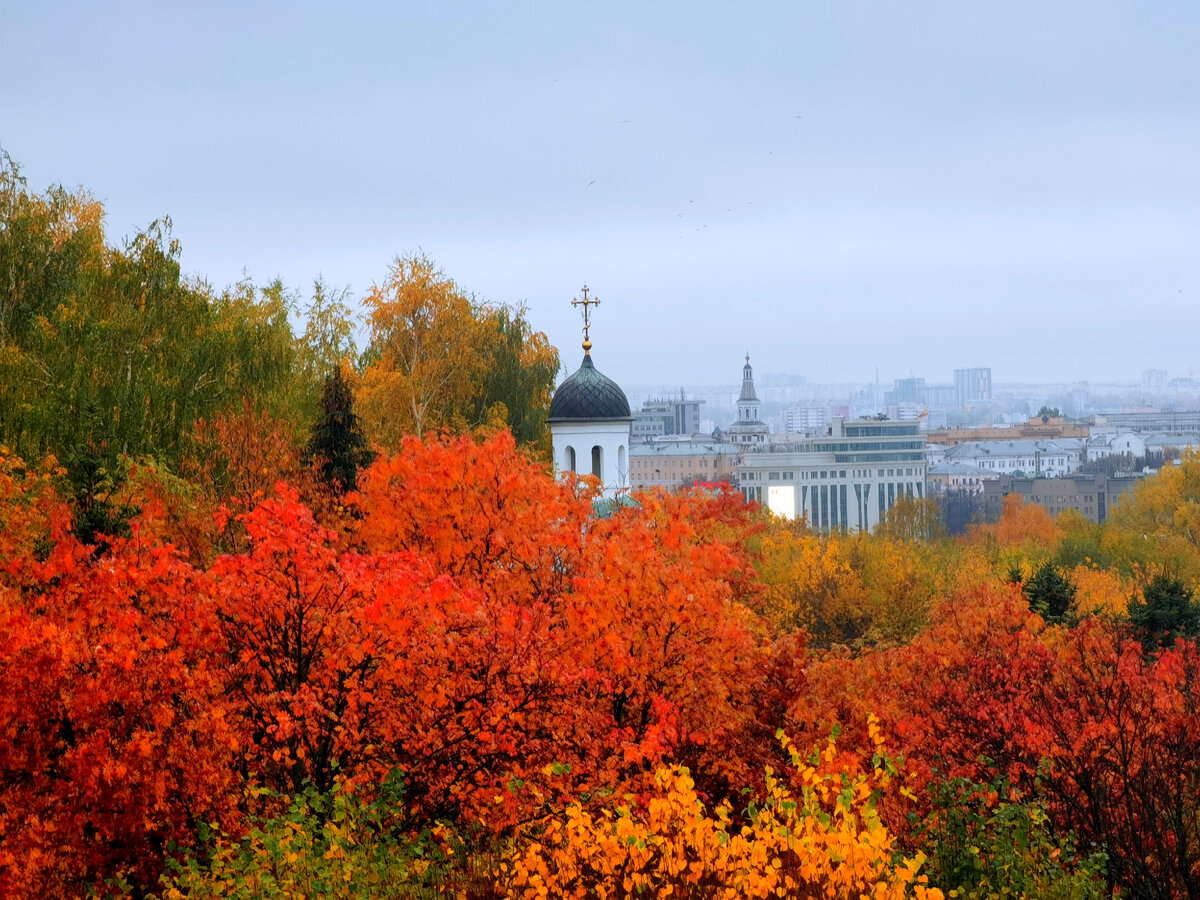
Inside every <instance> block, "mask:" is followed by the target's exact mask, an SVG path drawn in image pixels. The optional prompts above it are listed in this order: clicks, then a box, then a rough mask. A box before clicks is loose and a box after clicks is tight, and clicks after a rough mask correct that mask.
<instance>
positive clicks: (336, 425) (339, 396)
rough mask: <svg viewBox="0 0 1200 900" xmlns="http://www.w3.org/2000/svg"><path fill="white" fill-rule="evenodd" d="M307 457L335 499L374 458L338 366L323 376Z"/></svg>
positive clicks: (354, 481)
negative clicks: (315, 463) (314, 463)
mask: <svg viewBox="0 0 1200 900" xmlns="http://www.w3.org/2000/svg"><path fill="white" fill-rule="evenodd" d="M308 457H309V459H312V460H315V461H316V462H317V465H318V469H319V471H320V473H321V477H322V479H323V480H324V481H325V483H326V484H327V485H328V486H329V488H330V489H331V490H332V491H333V492H334V493H335V494H337V495H339V496H340V495H342V494H344V493H346V491H348V490H350V489H351V488H352V487H354V485H355V483H356V482H357V480H358V470H359V469H360V468H362V467H364V466H368V465H370V464H371V461H372V460H373V459H374V458H375V454H374V452H372V451H371V450H370V449H369V448H368V447H367V441H366V439H365V438H364V437H363V434H362V429H361V428H360V426H359V421H358V416H356V415H355V414H354V397H353V395H352V394H351V392H350V382H349V381H348V380H347V378H346V373H345V371H344V370H343V369H342V367H340V366H339V367H338V368H337V369H336V370H335V371H334V373H333V374H332V375H327V376H325V386H324V388H323V389H322V391H321V415H320V416H319V417H318V418H317V421H316V422H315V423H314V424H313V429H312V437H311V438H310V439H309V442H308Z"/></svg>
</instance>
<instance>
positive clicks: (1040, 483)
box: [983, 474, 1142, 524]
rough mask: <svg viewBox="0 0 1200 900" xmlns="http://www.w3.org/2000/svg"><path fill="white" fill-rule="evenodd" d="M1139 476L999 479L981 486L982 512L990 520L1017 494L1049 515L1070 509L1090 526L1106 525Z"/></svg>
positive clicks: (1135, 484)
mask: <svg viewBox="0 0 1200 900" xmlns="http://www.w3.org/2000/svg"><path fill="white" fill-rule="evenodd" d="M1141 480H1142V476H1141V475H1140V474H1138V475H1128V476H1124V475H1122V476H1117V477H1113V476H1107V475H1072V476H1071V477H1069V478H1012V477H1009V476H1007V475H1004V476H1001V477H1000V478H997V479H995V480H994V481H986V482H984V484H983V504H984V510H985V512H986V514H987V515H988V517H989V518H992V519H995V518H996V517H998V516H999V515H1000V512H1001V509H1002V504H1003V500H1004V498H1005V497H1007V496H1008V495H1009V494H1017V495H1018V496H1020V497H1022V498H1024V500H1025V502H1026V503H1036V504H1037V505H1038V506H1041V507H1044V508H1045V510H1046V512H1048V513H1050V514H1051V515H1058V514H1059V513H1061V512H1064V511H1066V510H1068V509H1073V510H1076V511H1077V512H1079V513H1080V514H1081V515H1083V517H1084V518H1086V519H1087V520H1088V521H1090V522H1094V523H1096V524H1099V523H1101V522H1103V521H1105V520H1106V519H1107V518H1108V517H1109V516H1110V515H1111V514H1112V511H1113V507H1115V506H1116V505H1117V504H1118V503H1120V502H1121V500H1122V499H1123V498H1124V497H1127V496H1128V495H1129V494H1130V493H1132V492H1133V489H1134V488H1135V487H1137V485H1138V484H1139V483H1140V482H1141Z"/></svg>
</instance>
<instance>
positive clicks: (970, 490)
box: [925, 462, 1004, 494]
mask: <svg viewBox="0 0 1200 900" xmlns="http://www.w3.org/2000/svg"><path fill="white" fill-rule="evenodd" d="M1002 477H1004V476H1002V475H1001V474H1000V473H999V472H989V471H987V470H986V469H977V468H975V467H974V466H968V465H964V464H963V463H954V462H949V463H948V462H942V463H931V464H930V465H929V467H928V468H927V469H926V473H925V478H926V480H927V481H928V482H929V492H930V493H931V494H982V493H983V483H984V482H985V481H996V480H997V479H999V478H1002Z"/></svg>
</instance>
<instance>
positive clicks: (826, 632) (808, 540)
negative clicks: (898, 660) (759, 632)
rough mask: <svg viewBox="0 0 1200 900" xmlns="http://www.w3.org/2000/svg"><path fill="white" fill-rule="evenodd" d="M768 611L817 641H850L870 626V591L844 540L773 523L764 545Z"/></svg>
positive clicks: (783, 625) (785, 627) (783, 626)
mask: <svg viewBox="0 0 1200 900" xmlns="http://www.w3.org/2000/svg"><path fill="white" fill-rule="evenodd" d="M759 555H760V563H759V577H760V578H761V579H762V581H763V583H764V584H765V585H766V592H765V595H764V599H763V609H762V612H763V614H764V615H765V616H766V617H767V619H768V620H769V621H770V622H771V623H772V624H773V625H774V626H775V628H776V629H778V630H780V631H795V630H796V629H798V628H807V629H808V632H809V638H810V640H811V641H812V642H813V643H814V644H817V645H828V644H830V643H846V642H848V641H852V640H855V639H857V638H859V637H861V636H862V633H863V631H864V630H865V627H866V591H865V589H864V587H863V584H862V579H861V578H860V577H859V575H858V573H857V572H855V571H854V570H853V569H852V568H851V567H850V565H849V564H848V562H847V561H846V559H845V558H844V554H843V547H842V540H841V539H840V538H838V537H833V536H829V537H821V536H819V535H815V534H813V533H812V532H810V531H808V530H807V529H806V528H803V527H797V526H795V525H794V524H791V523H780V522H772V523H771V525H769V526H768V529H767V531H766V533H765V534H764V535H763V537H762V539H761V543H760V545H759Z"/></svg>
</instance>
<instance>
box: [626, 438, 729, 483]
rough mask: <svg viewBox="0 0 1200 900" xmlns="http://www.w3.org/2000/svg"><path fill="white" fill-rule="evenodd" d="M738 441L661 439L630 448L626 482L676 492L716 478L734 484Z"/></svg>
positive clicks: (713, 481) (710, 481) (714, 480)
mask: <svg viewBox="0 0 1200 900" xmlns="http://www.w3.org/2000/svg"><path fill="white" fill-rule="evenodd" d="M741 450H742V448H741V447H740V446H739V445H738V444H733V443H729V442H728V441H716V440H708V441H705V440H687V439H680V440H672V439H670V438H660V439H657V440H653V441H647V442H645V443H640V444H633V445H632V446H631V447H630V448H629V483H630V487H632V488H633V489H634V490H646V489H648V488H656V487H657V488H663V489H665V490H668V491H677V490H680V489H681V488H685V487H694V486H703V485H709V484H713V483H715V482H718V481H724V482H727V483H730V484H732V483H734V482H735V480H736V476H737V463H738V454H739V453H740V451H741Z"/></svg>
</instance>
